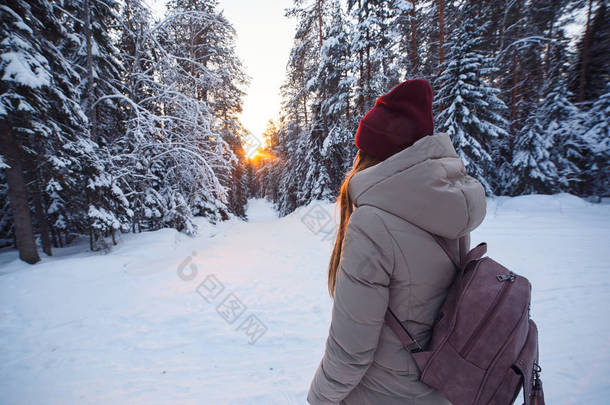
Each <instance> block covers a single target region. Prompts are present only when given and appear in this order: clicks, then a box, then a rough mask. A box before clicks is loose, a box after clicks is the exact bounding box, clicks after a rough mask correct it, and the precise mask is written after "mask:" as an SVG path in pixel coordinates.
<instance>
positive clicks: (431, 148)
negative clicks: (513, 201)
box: [348, 132, 486, 239]
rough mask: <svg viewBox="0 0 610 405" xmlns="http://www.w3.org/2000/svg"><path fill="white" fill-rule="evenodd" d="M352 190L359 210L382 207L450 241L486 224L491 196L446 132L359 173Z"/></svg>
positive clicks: (417, 143)
mask: <svg viewBox="0 0 610 405" xmlns="http://www.w3.org/2000/svg"><path fill="white" fill-rule="evenodd" d="M348 190H349V194H350V197H351V198H352V201H354V205H355V206H356V207H359V206H362V205H371V206H374V207H377V208H379V209H381V210H384V211H387V212H389V213H391V214H393V215H396V216H398V217H400V218H402V219H404V220H405V221H408V222H410V223H412V224H414V225H416V226H418V227H420V228H422V229H424V230H426V231H428V232H430V233H433V234H437V235H440V236H443V237H445V238H450V239H457V238H459V237H460V236H463V235H466V234H467V233H468V232H470V231H472V230H473V229H475V228H476V227H477V226H479V224H480V223H481V222H482V221H483V219H484V218H485V210H486V201H485V190H484V188H483V186H482V185H481V183H480V182H479V181H478V180H476V179H475V178H473V177H471V176H469V175H467V174H466V168H465V166H464V162H463V161H462V159H461V158H460V157H459V156H458V154H457V153H456V151H455V148H454V147H453V144H452V142H451V139H450V138H449V135H448V134H446V133H443V132H440V133H437V134H434V135H430V136H425V137H423V138H421V139H419V140H418V141H417V142H415V143H414V144H413V145H411V146H409V147H408V148H406V149H404V150H402V151H400V152H398V153H396V154H394V155H392V156H390V157H389V158H387V159H386V160H384V161H382V162H380V163H378V164H376V165H375V166H371V167H369V168H367V169H364V170H362V171H360V172H357V173H356V174H354V175H353V176H352V178H351V180H350V183H349V188H348Z"/></svg>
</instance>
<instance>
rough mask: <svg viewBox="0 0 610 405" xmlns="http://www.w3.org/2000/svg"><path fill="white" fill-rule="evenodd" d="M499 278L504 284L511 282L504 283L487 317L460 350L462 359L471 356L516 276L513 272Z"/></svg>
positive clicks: (484, 317)
mask: <svg viewBox="0 0 610 405" xmlns="http://www.w3.org/2000/svg"><path fill="white" fill-rule="evenodd" d="M497 278H498V281H500V282H503V281H506V280H510V282H509V283H502V287H501V288H500V291H499V292H498V295H496V298H494V301H493V303H492V304H491V306H490V307H489V309H488V310H487V313H486V314H485V316H483V318H482V319H481V321H480V322H479V323H478V325H477V327H476V328H475V329H474V332H472V334H471V335H470V337H469V338H468V340H467V341H466V343H465V344H464V346H462V350H460V355H461V356H462V357H466V356H468V355H469V354H470V352H471V351H472V348H473V347H474V344H475V342H476V341H477V339H478V337H479V335H480V334H481V332H482V331H483V329H485V325H486V324H487V321H488V320H489V318H490V317H491V316H492V315H493V314H494V313H495V312H496V308H498V307H499V306H500V304H501V303H502V301H503V300H504V297H506V295H507V292H508V288H509V286H510V285H511V284H512V283H513V282H514V281H515V278H516V274H514V273H512V272H511V273H509V274H506V275H503V277H502V279H500V275H498V276H497Z"/></svg>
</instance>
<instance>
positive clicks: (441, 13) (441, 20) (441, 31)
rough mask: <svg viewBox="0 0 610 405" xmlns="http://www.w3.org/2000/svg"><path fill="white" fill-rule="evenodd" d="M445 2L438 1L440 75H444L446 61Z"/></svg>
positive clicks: (443, 0) (442, 0)
mask: <svg viewBox="0 0 610 405" xmlns="http://www.w3.org/2000/svg"><path fill="white" fill-rule="evenodd" d="M444 45H445V0H438V47H439V51H438V64H439V66H440V73H443V62H444V61H445V48H444Z"/></svg>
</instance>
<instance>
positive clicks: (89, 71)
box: [84, 0, 97, 142]
mask: <svg viewBox="0 0 610 405" xmlns="http://www.w3.org/2000/svg"><path fill="white" fill-rule="evenodd" d="M84 7H85V38H86V41H87V102H88V104H89V111H88V117H89V125H90V128H91V129H90V131H91V132H90V134H91V140H92V141H94V142H95V141H96V137H95V128H96V126H97V122H96V118H97V117H96V111H95V107H94V106H93V104H94V103H95V97H94V93H93V53H92V50H91V48H92V45H91V42H92V41H91V36H92V33H91V10H90V7H91V4H90V1H89V0H85V4H84Z"/></svg>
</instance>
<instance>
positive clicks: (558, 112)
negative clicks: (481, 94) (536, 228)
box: [540, 29, 586, 193]
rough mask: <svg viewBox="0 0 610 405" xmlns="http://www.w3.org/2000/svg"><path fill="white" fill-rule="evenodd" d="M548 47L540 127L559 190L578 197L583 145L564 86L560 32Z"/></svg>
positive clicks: (577, 117)
mask: <svg viewBox="0 0 610 405" xmlns="http://www.w3.org/2000/svg"><path fill="white" fill-rule="evenodd" d="M555 36H556V40H555V41H554V42H553V44H552V45H551V46H550V47H549V52H551V55H549V56H548V57H547V61H548V62H547V63H549V67H548V69H549V72H548V75H547V78H546V80H545V85H544V87H543V94H544V101H543V102H542V104H541V105H540V111H541V117H542V121H541V125H542V127H543V129H544V132H545V136H548V137H549V138H550V139H551V140H552V149H551V150H550V152H551V158H552V160H553V162H554V164H555V166H556V168H557V170H558V181H559V184H560V186H561V189H562V190H564V191H568V192H573V193H579V188H580V187H579V186H580V184H579V183H580V182H581V181H582V179H581V172H582V169H583V165H584V154H585V152H586V145H585V142H584V139H583V137H582V134H583V132H584V128H583V127H582V125H581V121H582V118H581V115H582V114H581V112H580V110H579V109H578V108H577V107H576V106H574V105H573V104H572V102H571V101H570V93H569V92H568V90H567V85H566V81H565V80H566V74H565V73H566V72H565V58H566V57H565V55H566V53H567V52H566V48H567V43H566V39H565V38H564V36H563V32H562V30H561V29H559V30H558V33H556V34H555Z"/></svg>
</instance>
